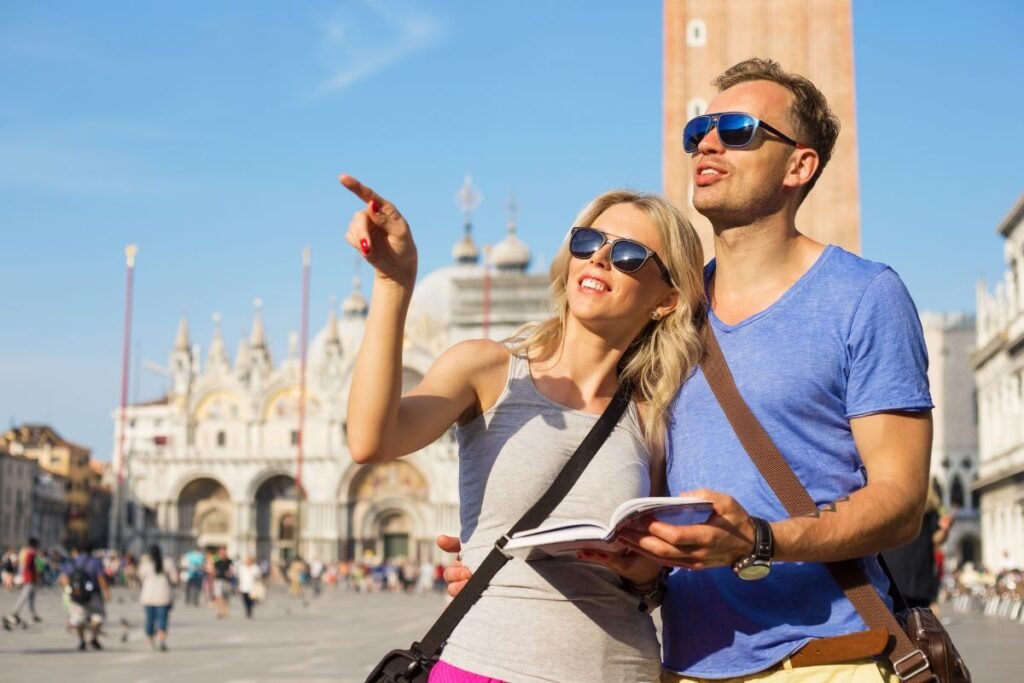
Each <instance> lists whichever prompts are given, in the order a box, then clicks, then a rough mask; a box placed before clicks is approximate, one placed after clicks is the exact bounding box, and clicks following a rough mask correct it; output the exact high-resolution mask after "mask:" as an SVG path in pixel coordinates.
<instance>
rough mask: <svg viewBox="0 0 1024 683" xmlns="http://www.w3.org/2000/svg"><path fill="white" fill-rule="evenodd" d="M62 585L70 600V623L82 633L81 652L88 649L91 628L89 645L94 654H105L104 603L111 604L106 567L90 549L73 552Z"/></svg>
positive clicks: (80, 636) (78, 548) (84, 548)
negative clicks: (87, 635) (87, 634)
mask: <svg viewBox="0 0 1024 683" xmlns="http://www.w3.org/2000/svg"><path fill="white" fill-rule="evenodd" d="M60 583H61V586H63V587H64V590H65V592H67V593H68V595H69V597H70V603H69V612H70V619H69V621H70V623H71V626H72V627H73V628H74V629H75V631H76V632H77V633H78V649H79V650H83V651H84V650H85V649H86V646H85V630H86V627H88V628H89V631H90V633H91V634H92V638H91V639H90V641H89V644H90V645H91V646H92V648H93V649H94V650H102V649H103V646H102V645H100V640H99V636H100V627H102V626H103V620H104V619H105V618H106V616H107V611H106V604H105V602H104V600H110V588H109V587H108V586H107V577H106V575H105V574H104V572H103V563H102V562H101V561H100V560H99V558H97V557H93V555H92V549H91V548H89V547H88V546H85V547H75V548H72V550H71V559H69V560H67V561H66V562H65V563H64V564H63V565H62V566H61V577H60Z"/></svg>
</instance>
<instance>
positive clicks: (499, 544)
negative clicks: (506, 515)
mask: <svg viewBox="0 0 1024 683" xmlns="http://www.w3.org/2000/svg"><path fill="white" fill-rule="evenodd" d="M511 540H512V537H511V536H509V535H508V534H502V536H501V538H499V539H498V540H497V541H495V542H494V549H495V550H497V551H498V552H499V553H501V554H502V555H504V556H505V557H507V558H509V559H511V558H512V555H511V553H507V552H505V546H506V545H508V542H509V541H511Z"/></svg>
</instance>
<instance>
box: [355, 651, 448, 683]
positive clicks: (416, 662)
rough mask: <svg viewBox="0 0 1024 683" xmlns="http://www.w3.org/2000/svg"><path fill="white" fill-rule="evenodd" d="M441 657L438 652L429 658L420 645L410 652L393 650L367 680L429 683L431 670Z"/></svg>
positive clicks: (375, 681) (388, 682)
mask: <svg viewBox="0 0 1024 683" xmlns="http://www.w3.org/2000/svg"><path fill="white" fill-rule="evenodd" d="M440 656H441V655H440V653H439V652H438V653H435V654H434V655H432V656H429V657H428V656H427V655H424V654H423V653H421V652H420V651H419V643H413V644H412V647H411V648H409V649H408V650H392V651H391V652H389V653H387V654H386V655H384V659H382V660H380V662H379V663H378V664H377V666H375V667H374V669H373V671H371V672H370V676H369V677H368V678H367V679H366V680H367V681H368V682H373V683H427V679H428V678H430V670H431V669H432V668H433V667H434V665H435V664H437V660H438V659H439V658H440Z"/></svg>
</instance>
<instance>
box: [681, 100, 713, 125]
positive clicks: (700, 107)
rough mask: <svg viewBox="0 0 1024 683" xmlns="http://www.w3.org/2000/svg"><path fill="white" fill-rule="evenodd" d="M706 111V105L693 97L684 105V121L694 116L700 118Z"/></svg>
mask: <svg viewBox="0 0 1024 683" xmlns="http://www.w3.org/2000/svg"><path fill="white" fill-rule="evenodd" d="M707 110H708V103H707V102H705V101H704V100H702V99H701V98H699V97H694V98H693V99H692V100H690V101H689V102H687V103H686V120H687V121H689V120H690V119H692V118H693V117H694V116H700V115H701V114H703V113H704V112H706V111H707Z"/></svg>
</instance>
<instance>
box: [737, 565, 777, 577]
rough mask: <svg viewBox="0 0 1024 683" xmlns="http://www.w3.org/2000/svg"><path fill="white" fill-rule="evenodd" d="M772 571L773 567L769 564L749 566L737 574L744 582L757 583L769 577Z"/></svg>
mask: <svg viewBox="0 0 1024 683" xmlns="http://www.w3.org/2000/svg"><path fill="white" fill-rule="evenodd" d="M771 570H772V567H771V565H769V564H748V565H747V566H746V567H743V568H742V569H740V570H739V571H737V572H736V573H737V574H738V575H739V577H740V578H741V579H743V580H744V581H756V580H757V579H763V578H764V577H766V576H768V573H769V572H770V571H771Z"/></svg>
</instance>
